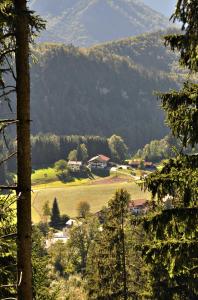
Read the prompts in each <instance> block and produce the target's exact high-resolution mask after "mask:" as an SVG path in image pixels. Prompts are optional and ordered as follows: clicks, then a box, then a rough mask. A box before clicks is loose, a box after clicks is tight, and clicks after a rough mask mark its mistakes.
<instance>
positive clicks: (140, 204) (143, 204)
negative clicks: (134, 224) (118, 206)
mask: <svg viewBox="0 0 198 300" xmlns="http://www.w3.org/2000/svg"><path fill="white" fill-rule="evenodd" d="M148 208H149V201H148V200H146V199H136V200H133V201H130V203H129V210H130V211H131V212H132V214H135V215H139V214H145V213H146V212H147V211H148Z"/></svg>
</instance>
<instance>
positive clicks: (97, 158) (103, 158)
mask: <svg viewBox="0 0 198 300" xmlns="http://www.w3.org/2000/svg"><path fill="white" fill-rule="evenodd" d="M94 160H101V161H105V162H108V161H109V160H110V158H109V157H107V156H105V155H103V154H98V155H97V156H95V157H92V158H91V159H90V160H89V162H92V161H94Z"/></svg>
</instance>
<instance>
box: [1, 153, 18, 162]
mask: <svg viewBox="0 0 198 300" xmlns="http://www.w3.org/2000/svg"><path fill="white" fill-rule="evenodd" d="M16 154H17V151H15V152H13V153H11V154H10V155H8V156H7V157H6V158H4V159H3V160H2V161H0V165H2V164H3V163H4V162H6V161H7V160H9V159H10V158H12V157H13V156H15V155H16Z"/></svg>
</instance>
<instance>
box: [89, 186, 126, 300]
mask: <svg viewBox="0 0 198 300" xmlns="http://www.w3.org/2000/svg"><path fill="white" fill-rule="evenodd" d="M128 201H129V194H128V193H127V192H126V191H124V190H120V191H118V192H116V194H115V197H114V198H113V199H112V200H111V201H110V202H109V205H108V210H107V212H106V216H105V223H104V224H103V228H102V231H101V232H100V233H99V234H98V238H97V241H96V242H95V243H94V244H93V245H92V251H90V255H89V261H88V265H87V273H88V275H87V280H88V296H89V299H100V300H108V299H109V300H110V299H112V300H113V299H115V300H116V299H124V300H126V299H129V297H128V284H127V269H126V249H125V247H126V245H125V222H126V216H127V214H128Z"/></svg>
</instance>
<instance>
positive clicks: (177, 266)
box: [144, 0, 198, 300]
mask: <svg viewBox="0 0 198 300" xmlns="http://www.w3.org/2000/svg"><path fill="white" fill-rule="evenodd" d="M173 19H174V20H178V21H180V22H181V23H182V24H183V25H182V33H181V34H174V35H171V36H167V37H166V38H165V40H166V43H167V44H169V45H170V46H171V48H172V50H176V49H177V50H179V52H180V62H181V64H182V65H184V66H186V67H188V68H189V70H190V72H191V74H190V76H192V75H193V74H192V73H193V72H194V73H195V74H196V72H198V2H197V0H191V1H187V0H179V1H178V2H177V7H176V11H175V13H174V15H173ZM190 76H189V78H190ZM192 79H193V77H192ZM160 97H161V99H162V106H163V108H164V110H165V111H166V114H167V123H168V125H169V126H170V128H171V130H172V133H173V135H174V136H175V137H176V138H178V139H179V140H180V141H181V143H182V145H183V147H184V149H185V148H186V147H191V148H193V147H194V146H195V145H196V144H197V143H198V85H197V84H196V83H195V82H193V80H191V81H190V79H189V81H188V82H186V83H184V86H183V88H182V90H180V91H170V92H168V93H165V94H162V95H160ZM145 186H146V188H148V189H149V190H150V191H151V192H152V194H153V198H154V197H155V196H157V199H158V201H156V202H154V208H155V209H154V211H153V214H152V215H151V216H150V217H149V218H147V220H146V221H145V223H144V226H145V229H146V232H147V235H148V236H150V243H148V244H147V245H145V247H144V251H145V254H146V261H147V262H148V263H149V264H150V265H151V267H152V271H151V278H152V293H153V297H152V299H161V300H163V299H197V297H198V278H197V264H198V258H197V249H198V241H197V230H196V228H197V225H198V207H197V199H198V189H197V186H198V155H197V154H195V155H187V154H183V151H181V152H180V153H179V154H178V155H177V157H176V158H175V159H170V160H169V161H168V162H167V163H166V164H165V165H164V167H163V168H162V170H161V171H157V172H156V173H154V174H152V175H151V176H148V178H147V179H146V183H145ZM167 196H168V197H169V199H171V201H172V206H171V207H169V209H166V207H165V206H164V202H163V201H164V199H165V197H167Z"/></svg>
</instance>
